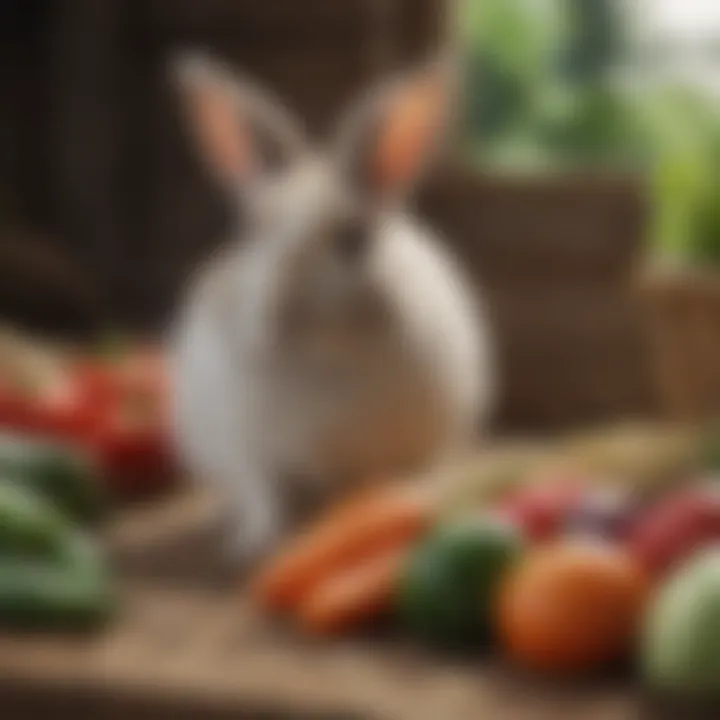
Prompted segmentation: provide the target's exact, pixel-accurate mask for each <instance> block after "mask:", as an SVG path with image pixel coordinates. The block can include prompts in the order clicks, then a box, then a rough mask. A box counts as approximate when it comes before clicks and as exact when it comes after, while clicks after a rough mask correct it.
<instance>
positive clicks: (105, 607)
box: [0, 531, 115, 631]
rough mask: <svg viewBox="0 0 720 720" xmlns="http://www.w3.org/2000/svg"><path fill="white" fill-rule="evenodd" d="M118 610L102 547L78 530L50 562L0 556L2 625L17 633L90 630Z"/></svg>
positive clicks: (66, 540) (0, 621)
mask: <svg viewBox="0 0 720 720" xmlns="http://www.w3.org/2000/svg"><path fill="white" fill-rule="evenodd" d="M114 607H115V597H114V588H113V584H112V582H111V578H110V573H109V571H108V568H107V567H106V564H105V558H104V556H103V554H102V552H101V551H100V549H99V547H98V546H96V545H94V544H93V542H92V541H91V540H90V538H88V537H86V536H85V535H84V534H83V533H81V532H79V531H73V532H72V533H70V534H69V535H68V536H66V538H65V539H64V541H63V543H62V544H61V547H60V552H59V554H58V557H57V558H56V559H55V560H54V561H52V562H47V561H40V560H32V561H28V560H26V559H22V558H19V557H16V556H7V555H6V556H0V625H2V626H4V627H6V628H10V629H13V630H43V631H47V630H91V629H95V628H97V627H99V626H101V625H103V624H104V623H105V622H106V621H107V620H108V619H109V618H110V617H111V615H112V612H113V610H114Z"/></svg>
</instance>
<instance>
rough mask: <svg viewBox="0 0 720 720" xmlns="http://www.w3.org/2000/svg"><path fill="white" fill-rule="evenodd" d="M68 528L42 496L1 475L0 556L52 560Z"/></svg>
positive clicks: (57, 512) (60, 516) (61, 516)
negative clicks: (3, 479)
mask: <svg viewBox="0 0 720 720" xmlns="http://www.w3.org/2000/svg"><path fill="white" fill-rule="evenodd" d="M69 531H70V528H69V527H68V520H67V518H65V517H64V516H63V515H62V513H61V512H59V511H58V510H57V509H56V508H55V507H54V506H53V505H51V504H50V503H49V502H48V501H47V500H46V499H45V498H43V497H42V496H40V495H37V494H36V493H34V492H32V491H31V490H29V489H28V488H25V487H22V486H21V485H19V484H17V483H10V482H2V477H1V476H0V556H3V557H4V556H11V557H15V558H17V559H19V560H22V561H27V560H28V559H40V560H44V561H46V560H53V559H55V558H57V557H58V555H59V553H60V552H61V547H62V544H63V541H64V539H65V538H66V536H67V534H68V532H69Z"/></svg>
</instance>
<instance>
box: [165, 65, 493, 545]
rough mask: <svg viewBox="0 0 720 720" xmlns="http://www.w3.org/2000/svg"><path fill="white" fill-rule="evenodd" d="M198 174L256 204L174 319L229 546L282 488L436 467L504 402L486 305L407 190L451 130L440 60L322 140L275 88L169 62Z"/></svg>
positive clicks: (194, 435)
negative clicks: (288, 109)
mask: <svg viewBox="0 0 720 720" xmlns="http://www.w3.org/2000/svg"><path fill="white" fill-rule="evenodd" d="M173 70H174V77H175V78H176V80H177V81H178V86H179V89H180V95H181V99H182V101H183V102H182V107H183V110H184V111H185V118H186V119H187V120H188V121H189V123H188V128H189V130H191V131H192V132H191V134H192V136H193V138H194V140H195V141H196V143H197V146H198V149H199V151H200V153H201V156H202V158H203V159H204V161H205V163H206V165H207V168H208V169H209V170H210V171H212V173H213V174H214V177H215V178H216V179H217V180H219V181H220V182H221V183H223V186H224V187H225V189H226V190H227V191H228V193H229V194H230V195H231V197H232V198H233V199H234V201H235V203H236V204H237V205H238V206H241V205H242V206H243V207H244V209H245V210H246V216H247V219H246V220H245V222H244V226H243V230H242V231H239V230H238V232H237V237H236V242H234V243H232V244H231V245H230V247H229V249H227V250H225V251H224V252H223V253H221V254H219V255H217V256H216V257H214V258H213V259H212V260H211V261H210V263H209V264H208V265H207V266H206V267H204V268H203V269H202V270H201V272H200V273H199V274H198V276H197V282H196V283H195V284H194V286H193V287H191V288H190V292H189V295H188V299H187V303H186V305H185V307H184V309H183V311H182V312H181V314H180V318H179V324H178V325H177V327H176V328H175V334H174V349H173V353H172V358H173V361H174V362H173V367H174V372H175V378H174V380H175V387H176V408H175V419H176V428H177V437H178V442H179V447H180V450H181V452H182V454H183V456H184V458H185V460H186V462H187V464H188V468H189V470H190V471H191V472H192V473H193V474H194V475H197V476H198V477H202V478H208V479H211V481H214V482H217V483H218V485H217V487H218V488H220V489H221V490H222V491H223V492H224V496H223V497H224V500H225V507H226V508H227V511H228V513H229V515H230V519H231V522H232V528H233V529H232V538H231V540H232V546H233V549H234V551H236V552H237V553H239V554H242V555H244V556H249V557H254V556H256V555H257V554H258V553H263V552H266V551H268V550H270V549H272V547H273V545H274V543H275V542H276V541H277V539H278V537H279V534H280V533H281V532H282V531H283V530H284V529H285V528H286V523H287V508H286V507H284V504H287V498H288V497H289V495H290V488H289V487H288V485H287V483H289V482H291V480H290V478H294V482H299V481H302V482H304V483H312V484H314V485H315V486H316V487H325V484H326V483H334V484H336V485H337V483H344V482H352V481H353V480H355V479H358V478H367V477H370V476H374V477H377V476H378V475H380V476H393V477H398V476H399V475H400V474H401V473H406V472H411V471H426V472H431V471H432V470H433V469H434V468H436V467H439V463H441V461H443V460H446V459H451V458H452V457H453V455H454V453H457V452H461V451H463V449H465V446H466V444H467V443H469V442H471V441H472V440H473V439H474V435H475V432H476V430H477V428H478V424H479V423H482V422H483V421H484V420H485V418H486V417H487V415H488V412H489V410H490V408H491V404H492V400H493V396H494V377H493V367H492V365H493V363H492V354H491V352H490V348H491V340H490V334H489V328H488V323H487V320H486V317H485V313H484V309H483V307H482V306H481V304H480V301H479V298H477V297H473V294H472V293H471V292H470V290H469V285H468V283H467V282H466V280H465V279H464V278H463V275H462V273H461V271H460V268H459V267H458V266H457V264H456V263H455V261H454V259H453V258H452V257H451V256H450V255H449V254H448V252H447V250H446V249H445V247H444V245H443V243H442V242H441V241H440V240H438V239H437V238H436V237H434V236H433V235H432V234H431V233H429V232H428V231H427V230H425V229H424V228H423V227H422V226H420V225H419V224H418V223H417V222H416V221H415V220H413V219H412V218H410V217H409V216H408V215H406V214H405V213H404V212H403V210H402V207H403V202H402V201H403V199H404V196H406V195H407V193H408V191H409V190H410V189H411V188H412V186H413V185H414V182H415V180H416V179H417V177H418V176H419V175H420V172H421V170H422V169H423V166H424V165H425V164H426V162H427V160H428V159H429V157H430V155H431V151H433V150H434V149H435V148H436V147H437V145H438V143H437V141H438V139H439V138H440V136H441V135H442V133H441V131H442V130H443V128H444V126H445V125H447V120H448V117H449V113H448V110H449V108H450V107H451V105H452V103H451V97H452V89H453V85H454V83H453V77H454V75H453V73H452V67H451V65H450V64H448V63H445V62H433V63H431V64H428V65H427V66H424V67H422V68H420V69H419V70H418V71H416V72H414V73H411V74H408V75H407V76H403V77H401V78H399V79H396V80H394V81H391V82H389V83H387V84H384V85H383V86H382V87H380V88H379V89H377V90H375V91H374V92H373V93H372V94H371V95H370V96H369V97H368V98H367V99H365V100H363V101H362V102H361V103H359V104H358V105H355V106H354V107H353V108H351V111H350V112H349V114H348V116H347V119H346V121H345V122H343V123H341V125H340V131H339V133H338V135H337V137H336V138H335V141H334V142H333V143H330V144H329V145H330V147H329V148H326V149H325V152H320V151H313V150H311V149H310V148H309V147H308V145H307V143H306V142H305V140H304V137H303V134H302V133H301V132H300V130H299V129H298V127H297V126H296V125H295V124H294V123H292V122H290V120H289V119H288V116H287V114H286V113H285V112H284V111H283V110H281V109H280V107H279V105H278V104H277V103H276V101H275V100H273V99H271V98H270V96H269V95H267V94H265V93H261V92H259V91H258V90H257V89H256V88H254V87H253V86H252V85H251V84H250V83H248V82H247V81H246V80H244V79H242V78H240V77H239V76H237V75H236V74H235V73H233V72H232V71H231V70H229V69H228V68H227V67H226V66H224V65H222V64H219V63H218V62H216V61H211V60H209V59H208V58H206V57H204V56H201V55H197V54H186V55H182V56H181V57H179V58H178V59H176V60H175V61H174V62H173Z"/></svg>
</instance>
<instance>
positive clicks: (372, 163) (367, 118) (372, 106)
mask: <svg viewBox="0 0 720 720" xmlns="http://www.w3.org/2000/svg"><path fill="white" fill-rule="evenodd" d="M457 80H458V74H457V65H456V64H455V62H454V61H453V60H452V58H450V57H442V58H440V59H436V60H433V61H432V62H431V63H428V64H427V65H425V66H424V67H422V68H420V69H419V70H418V71H415V72H413V73H409V74H407V75H404V76H401V77H399V78H396V79H394V80H391V81H390V82H387V83H385V84H383V85H381V86H380V87H378V88H376V89H375V90H374V91H373V92H372V93H371V94H370V95H369V96H368V97H367V98H365V99H364V100H362V101H361V102H360V103H359V104H357V105H355V106H354V107H352V108H351V109H350V112H349V113H348V115H347V116H346V119H345V121H344V122H343V123H341V126H340V132H339V138H338V155H339V160H340V163H341V167H342V169H343V171H344V172H345V173H346V174H347V175H348V176H349V178H350V180H351V182H352V184H353V186H354V187H355V188H356V189H358V190H359V191H360V192H361V193H362V194H363V195H364V196H365V197H366V198H367V199H368V200H370V201H371V202H377V201H379V202H387V201H391V200H394V199H397V198H399V197H401V196H403V195H405V194H406V193H407V192H408V191H410V190H411V189H412V188H413V186H414V185H415V183H416V182H417V180H418V179H419V178H420V176H421V174H422V172H423V170H424V169H425V167H426V166H427V165H428V163H429V161H430V160H431V159H432V158H433V156H434V155H435V153H436V152H437V151H438V149H439V148H440V147H441V145H442V140H443V139H444V138H445V136H446V130H447V127H448V125H449V124H450V120H451V117H452V112H451V111H452V109H453V106H454V99H455V95H456V89H457Z"/></svg>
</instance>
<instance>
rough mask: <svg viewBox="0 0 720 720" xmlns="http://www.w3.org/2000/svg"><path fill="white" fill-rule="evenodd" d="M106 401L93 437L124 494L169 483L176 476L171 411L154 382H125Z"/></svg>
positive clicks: (109, 474)
mask: <svg viewBox="0 0 720 720" xmlns="http://www.w3.org/2000/svg"><path fill="white" fill-rule="evenodd" d="M116 390H117V392H115V393H114V396H113V397H112V398H111V399H110V400H109V402H107V404H106V405H105V406H104V408H103V411H102V414H101V416H100V418H99V420H98V422H97V425H96V427H95V429H94V430H93V432H92V433H91V442H92V444H93V446H94V448H95V450H96V452H97V453H98V455H99V458H100V461H101V464H102V466H103V467H104V468H105V471H106V474H107V477H108V482H109V483H110V484H111V486H112V487H113V489H114V490H115V491H117V492H118V493H119V494H137V493H139V492H145V491H147V492H150V491H154V490H157V489H160V488H163V487H165V486H166V485H167V484H168V483H169V482H170V481H171V480H172V479H173V477H174V463H173V454H172V452H171V448H170V441H169V436H170V433H169V430H168V422H167V414H166V411H165V404H164V399H163V397H162V393H161V392H160V391H159V390H158V389H157V388H156V386H155V385H154V384H150V385H147V384H145V383H144V382H140V383H137V384H134V383H125V384H124V383H122V382H121V383H120V384H119V385H118V386H117V388H116Z"/></svg>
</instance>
